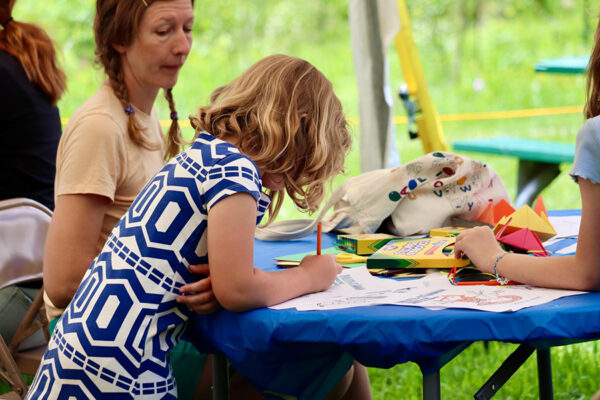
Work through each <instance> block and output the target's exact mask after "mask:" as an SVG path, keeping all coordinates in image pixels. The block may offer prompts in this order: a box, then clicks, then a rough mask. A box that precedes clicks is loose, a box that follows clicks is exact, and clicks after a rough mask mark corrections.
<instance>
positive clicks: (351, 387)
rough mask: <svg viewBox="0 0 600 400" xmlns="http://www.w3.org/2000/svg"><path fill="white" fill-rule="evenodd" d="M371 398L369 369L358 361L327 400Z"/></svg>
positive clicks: (363, 399)
mask: <svg viewBox="0 0 600 400" xmlns="http://www.w3.org/2000/svg"><path fill="white" fill-rule="evenodd" d="M371 398H372V396H371V386H370V383H369V375H368V374H367V369H366V368H365V367H364V365H362V364H360V363H358V362H357V361H354V363H353V364H352V366H351V367H350V369H349V370H348V372H346V375H344V377H343V378H342V379H341V380H340V381H339V382H338V384H337V385H336V386H335V387H334V388H333V389H332V390H331V392H329V394H328V395H327V400H370V399H371Z"/></svg>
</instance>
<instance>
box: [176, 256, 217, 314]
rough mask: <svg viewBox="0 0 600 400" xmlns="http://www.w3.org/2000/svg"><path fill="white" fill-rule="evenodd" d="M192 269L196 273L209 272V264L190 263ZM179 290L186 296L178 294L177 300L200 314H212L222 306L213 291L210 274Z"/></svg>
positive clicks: (205, 273)
mask: <svg viewBox="0 0 600 400" xmlns="http://www.w3.org/2000/svg"><path fill="white" fill-rule="evenodd" d="M189 269H190V271H191V272H193V273H195V274H204V275H208V274H209V272H210V271H209V269H208V264H198V265H190V267H189ZM179 291H180V292H181V294H182V295H183V294H185V296H177V302H178V303H181V304H186V305H187V306H188V308H189V309H190V310H192V311H194V312H196V313H198V314H210V313H213V312H215V311H217V310H219V309H220V308H221V306H220V305H219V303H218V302H217V299H216V298H215V294H214V293H213V291H212V283H211V280H210V276H207V277H206V278H203V279H200V280H198V281H196V282H193V283H189V284H187V285H184V286H182V287H181V288H180V289H179Z"/></svg>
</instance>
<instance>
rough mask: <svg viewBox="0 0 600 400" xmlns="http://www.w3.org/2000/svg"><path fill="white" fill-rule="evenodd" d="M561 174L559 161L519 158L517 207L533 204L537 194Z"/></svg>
mask: <svg viewBox="0 0 600 400" xmlns="http://www.w3.org/2000/svg"><path fill="white" fill-rule="evenodd" d="M559 174H560V167H559V164H557V163H549V162H541V161H529V160H519V179H518V182H517V198H516V199H515V208H520V207H521V206H524V205H526V204H528V205H531V203H532V202H533V201H534V200H535V198H536V196H537V195H538V194H539V193H540V192H541V191H542V189H544V188H545V187H546V186H548V185H549V184H550V182H552V181H553V180H554V178H556V177H557V176H558V175H559Z"/></svg>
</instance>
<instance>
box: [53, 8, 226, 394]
mask: <svg viewBox="0 0 600 400" xmlns="http://www.w3.org/2000/svg"><path fill="white" fill-rule="evenodd" d="M193 23H194V13H193V1H192V0H98V1H97V2H96V16H95V21H94V34H95V42H96V50H95V55H96V62H97V64H99V65H100V66H102V67H103V69H104V72H105V73H106V76H107V78H108V79H107V80H106V82H104V83H103V84H102V85H101V86H100V88H99V89H98V91H97V92H96V93H95V94H94V95H93V96H92V97H90V98H89V99H88V100H87V101H86V102H85V103H84V104H83V105H82V106H81V107H79V108H78V109H77V110H76V111H75V113H74V114H73V115H72V116H71V118H70V120H69V123H68V124H67V126H66V128H65V131H64V133H63V135H62V137H61V139H60V143H59V146H58V154H57V157H56V180H55V197H56V206H55V210H54V215H53V217H52V221H51V224H50V228H49V232H48V238H47V241H46V251H45V256H44V289H45V295H44V300H45V303H46V310H47V314H48V319H49V320H50V321H51V329H53V327H54V325H55V324H56V322H57V320H58V317H59V316H60V315H61V314H62V312H63V310H64V308H65V307H66V306H67V304H69V302H70V301H71V299H72V298H73V295H74V294H75V291H76V290H77V287H78V286H79V283H80V282H81V279H82V278H83V275H84V274H85V271H86V270H87V268H88V267H89V265H90V263H91V262H92V260H93V259H94V257H96V255H98V253H100V251H101V249H102V247H103V246H104V243H105V242H106V240H107V238H108V235H109V233H110V232H111V231H112V229H113V228H114V226H115V224H116V222H117V221H118V220H119V219H120V218H121V216H122V215H123V214H124V213H125V212H126V211H127V209H128V208H129V206H130V205H131V203H132V202H133V200H134V199H135V197H136V196H137V195H138V193H139V192H140V190H142V188H143V187H144V185H146V182H147V181H148V180H149V179H150V178H151V177H152V176H153V175H154V174H155V173H156V172H157V171H158V170H160V168H161V167H162V166H163V165H164V163H165V160H168V159H169V158H171V157H172V156H173V155H175V154H177V153H178V152H179V151H180V147H181V145H182V143H183V140H182V138H181V131H180V129H179V125H178V115H177V111H176V109H175V102H174V99H173V93H172V90H173V87H174V86H175V84H176V83H177V78H178V75H179V71H180V69H181V67H182V66H183V64H184V63H185V60H186V58H187V55H188V53H189V51H190V47H191V44H192V25H193ZM161 90H162V91H163V93H164V96H165V98H166V100H167V102H168V104H169V108H170V111H171V114H170V117H171V120H172V122H171V125H170V129H169V132H168V135H167V139H166V140H165V137H164V134H163V131H162V129H161V127H160V121H159V118H158V115H157V112H156V109H155V108H154V103H155V100H156V98H157V96H158V94H159V92H160V91H161ZM190 269H191V270H192V271H193V272H200V273H208V267H207V266H206V265H197V266H192V267H190ZM196 279H200V276H199V275H197V276H196ZM196 288H197V293H196V294H195V295H194V296H191V297H190V299H191V300H192V301H194V310H195V311H196V312H213V311H214V310H216V309H217V308H218V304H217V302H216V300H215V299H214V295H213V293H212V290H211V287H210V277H209V278H207V279H202V280H201V281H200V282H199V283H198V286H197V287H196ZM171 358H172V360H173V365H174V369H175V375H176V378H177V379H178V381H179V387H180V389H181V390H182V392H181V393H180V394H179V396H180V398H181V399H187V398H192V397H193V394H194V390H195V388H196V387H197V386H198V381H199V380H200V375H201V373H202V370H203V365H204V362H205V357H204V356H202V355H200V354H199V353H198V352H197V351H196V349H195V348H194V347H193V346H192V345H191V344H190V343H189V342H184V341H182V342H180V346H179V347H178V348H177V349H175V350H174V351H173V353H172V354H171ZM207 379H208V378H207Z"/></svg>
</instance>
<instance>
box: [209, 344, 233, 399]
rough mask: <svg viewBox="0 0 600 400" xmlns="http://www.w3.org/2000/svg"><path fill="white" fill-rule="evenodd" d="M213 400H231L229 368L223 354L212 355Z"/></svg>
mask: <svg viewBox="0 0 600 400" xmlns="http://www.w3.org/2000/svg"><path fill="white" fill-rule="evenodd" d="M212 373H213V376H212V380H213V400H229V367H228V365H227V357H225V355H224V354H223V353H218V354H213V355H212Z"/></svg>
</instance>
